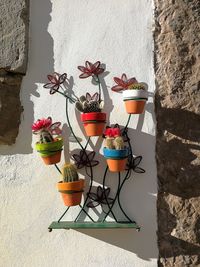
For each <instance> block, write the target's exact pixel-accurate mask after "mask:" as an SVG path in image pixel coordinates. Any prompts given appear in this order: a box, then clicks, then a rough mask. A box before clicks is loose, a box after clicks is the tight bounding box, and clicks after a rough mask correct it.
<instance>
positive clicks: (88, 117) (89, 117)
mask: <svg viewBox="0 0 200 267" xmlns="http://www.w3.org/2000/svg"><path fill="white" fill-rule="evenodd" d="M105 120H106V113H103V112H90V113H83V114H81V121H82V122H85V121H103V122H105Z"/></svg>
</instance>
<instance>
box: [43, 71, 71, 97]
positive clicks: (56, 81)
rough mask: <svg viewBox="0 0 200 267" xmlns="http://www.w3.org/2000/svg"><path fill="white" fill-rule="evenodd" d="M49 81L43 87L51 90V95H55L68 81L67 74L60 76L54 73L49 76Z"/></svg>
mask: <svg viewBox="0 0 200 267" xmlns="http://www.w3.org/2000/svg"><path fill="white" fill-rule="evenodd" d="M47 79H48V80H49V82H48V83H46V84H45V85H44V86H43V87H44V88H46V89H50V94H51V95H53V94H55V93H56V92H58V90H59V88H60V86H61V84H62V83H64V82H65V80H66V79H67V73H63V74H59V73H57V72H54V73H53V74H49V75H47Z"/></svg>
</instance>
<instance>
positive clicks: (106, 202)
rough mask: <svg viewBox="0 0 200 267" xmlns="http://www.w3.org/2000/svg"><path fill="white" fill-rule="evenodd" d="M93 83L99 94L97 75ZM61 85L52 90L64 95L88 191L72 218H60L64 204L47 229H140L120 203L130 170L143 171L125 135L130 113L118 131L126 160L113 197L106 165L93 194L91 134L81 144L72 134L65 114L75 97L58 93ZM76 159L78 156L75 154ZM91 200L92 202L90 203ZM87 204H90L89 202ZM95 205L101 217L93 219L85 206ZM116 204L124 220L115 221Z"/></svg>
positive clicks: (119, 174) (94, 163) (93, 154)
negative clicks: (96, 85) (96, 84)
mask: <svg viewBox="0 0 200 267" xmlns="http://www.w3.org/2000/svg"><path fill="white" fill-rule="evenodd" d="M96 77H97V82H98V85H99V94H100V95H101V82H100V80H99V77H98V75H97V76H96ZM60 87H61V86H58V88H57V89H56V90H55V89H54V90H55V91H56V92H58V93H60V94H62V95H63V96H64V97H65V98H66V119H67V124H68V126H69V128H70V131H71V134H72V135H73V137H74V138H75V140H76V142H77V143H78V145H79V147H80V153H79V159H80V162H78V166H77V167H78V169H80V168H85V179H88V180H89V181H90V182H89V188H88V192H87V194H86V197H85V200H84V203H83V204H82V205H79V207H80V210H79V212H78V214H77V216H76V218H75V220H74V221H63V219H64V217H65V216H66V215H67V213H68V211H69V209H71V208H73V207H67V209H66V210H65V211H64V213H63V214H62V215H61V216H60V218H59V219H58V220H57V221H54V222H52V223H51V225H50V226H49V228H48V229H49V231H52V229H82V228H87V229H91V228H95V229H96V228H98V229H106V228H107V229H111V228H135V229H136V230H138V231H139V230H140V227H139V226H138V225H137V223H136V222H135V221H134V220H133V219H131V218H130V217H129V216H128V215H127V213H126V211H125V210H124V208H123V205H122V203H121V199H120V196H121V192H122V190H123V186H124V184H125V182H127V181H128V180H129V178H130V177H131V176H132V174H133V173H134V172H136V173H144V172H145V170H144V169H142V168H140V167H139V166H138V165H139V164H140V162H141V160H142V157H141V156H137V157H134V155H133V150H132V146H131V141H130V138H129V135H128V126H129V123H130V120H131V117H132V115H131V114H129V115H128V119H127V123H126V125H125V127H124V128H123V129H121V134H122V136H123V137H124V141H125V142H126V143H127V147H128V148H129V155H128V160H127V168H126V170H125V171H124V172H119V173H116V176H117V177H118V178H117V182H118V186H117V190H116V193H115V195H114V197H113V198H111V197H110V196H109V193H110V188H108V187H106V180H107V178H108V175H109V169H108V166H107V167H106V169H105V171H104V174H103V178H102V186H99V187H98V188H97V193H94V192H92V189H93V183H94V168H95V166H96V165H97V164H98V161H95V160H94V156H95V152H89V153H88V151H87V148H88V145H89V142H90V141H91V137H89V138H88V139H87V141H86V144H85V146H84V145H82V144H81V142H80V140H79V138H78V137H77V136H76V134H75V131H74V130H73V128H72V125H71V122H70V119H69V113H68V109H69V106H70V105H73V104H74V102H75V100H74V99H73V98H72V97H69V96H68V95H67V94H65V93H63V92H60V91H59V88H60ZM61 88H62V87H61ZM77 158H78V157H77ZM55 168H56V169H57V171H58V172H59V173H61V171H60V169H59V167H58V166H57V165H55ZM91 202H95V203H92V204H91ZM89 203H90V204H89ZM92 205H93V206H94V207H96V206H97V205H101V207H102V212H103V216H102V218H101V219H98V220H94V219H93V218H92V216H91V215H90V214H89V212H88V211H89V209H90V208H93V206H92ZM116 205H118V207H119V210H120V211H121V214H122V215H123V217H124V219H123V220H119V219H118V216H117V215H116V214H115V211H114V207H115V206H116ZM83 214H84V215H85V216H86V217H87V218H88V219H89V221H84V220H83V219H81V217H82V215H83ZM109 215H112V217H113V220H114V221H107V218H108V216H109Z"/></svg>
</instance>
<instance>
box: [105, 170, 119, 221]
mask: <svg viewBox="0 0 200 267" xmlns="http://www.w3.org/2000/svg"><path fill="white" fill-rule="evenodd" d="M107 170H108V167H107ZM106 173H107V172H106ZM118 177H119V178H118V187H117V192H116V195H115V198H114V200H113V202H112V204H111V205H109V203H108V199H107V196H106V195H105V199H106V202H107V205H108V207H109V210H108V212H107V213H106V215H105V216H104V218H103V220H102V222H104V221H105V220H106V218H107V217H108V215H109V214H110V213H111V214H112V216H113V218H114V219H115V221H116V222H118V221H117V219H116V217H115V215H114V213H113V211H112V208H113V207H114V205H115V202H116V200H117V198H118V193H119V188H120V172H119V173H118ZM105 178H106V175H105V176H104V180H103V189H104V190H105Z"/></svg>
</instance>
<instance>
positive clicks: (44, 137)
mask: <svg viewBox="0 0 200 267" xmlns="http://www.w3.org/2000/svg"><path fill="white" fill-rule="evenodd" d="M39 137H40V140H39V142H40V143H41V144H42V143H50V142H53V140H54V139H53V136H52V135H51V134H50V132H49V131H48V130H45V129H44V130H41V131H40V133H39Z"/></svg>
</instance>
